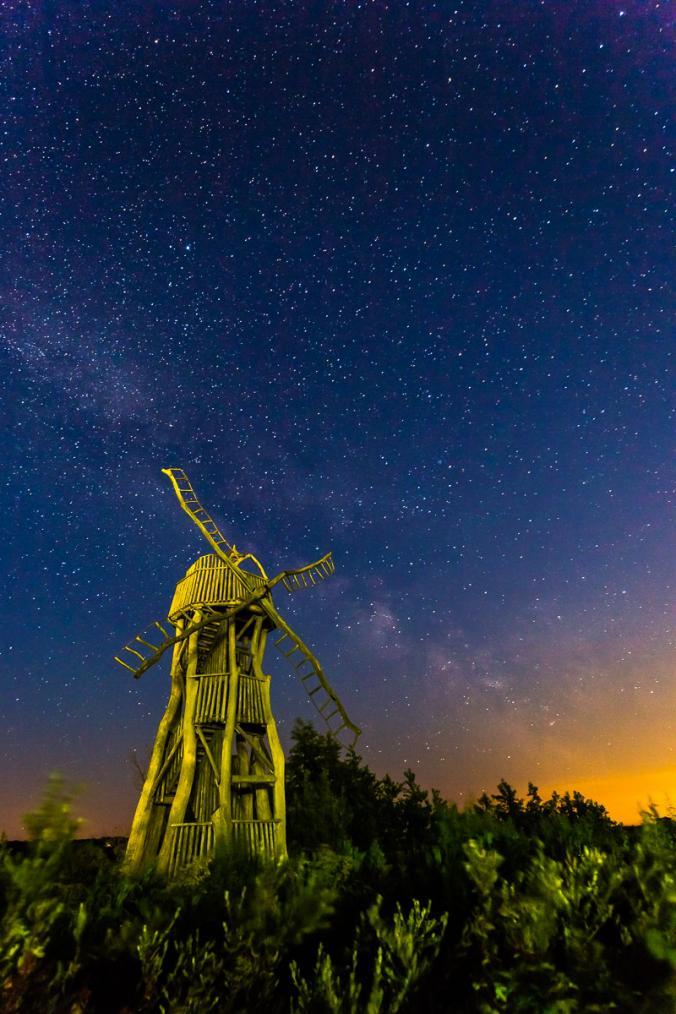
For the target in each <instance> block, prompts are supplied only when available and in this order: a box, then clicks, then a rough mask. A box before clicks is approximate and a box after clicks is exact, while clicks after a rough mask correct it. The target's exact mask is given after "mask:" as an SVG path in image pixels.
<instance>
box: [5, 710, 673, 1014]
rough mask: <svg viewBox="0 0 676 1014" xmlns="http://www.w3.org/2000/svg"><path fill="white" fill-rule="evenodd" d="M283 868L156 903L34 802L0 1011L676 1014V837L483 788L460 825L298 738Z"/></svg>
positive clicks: (64, 820) (53, 802)
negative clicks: (484, 792)
mask: <svg viewBox="0 0 676 1014" xmlns="http://www.w3.org/2000/svg"><path fill="white" fill-rule="evenodd" d="M293 741H294V745H293V748H292V750H291V752H290V756H289V759H288V763H287V811H288V832H289V853H290V858H289V861H288V862H285V863H283V864H281V865H275V864H266V863H263V862H260V861H257V860H252V859H250V858H247V857H244V856H237V855H228V856H222V857H219V858H218V860H217V861H214V862H213V863H212V864H211V865H210V866H205V867H199V868H198V867H194V868H192V869H191V870H189V871H187V872H186V873H185V874H184V875H183V876H182V877H181V878H180V879H177V880H175V881H173V882H171V883H166V882H165V881H163V880H162V879H161V878H160V877H158V876H157V875H156V874H155V873H154V871H152V870H148V871H147V872H146V873H144V874H143V875H142V876H138V877H130V876H128V875H126V874H125V873H124V871H123V869H122V866H121V855H120V854H117V855H113V856H111V855H109V854H107V853H106V851H105V850H104V849H102V848H99V847H96V846H95V845H94V844H90V843H78V842H74V841H73V835H74V832H75V830H76V827H77V822H76V821H75V820H74V819H73V817H72V806H71V803H72V801H71V799H70V798H69V796H68V793H67V792H66V791H65V790H64V787H63V786H62V785H61V784H60V783H59V782H58V781H53V782H52V783H51V784H50V787H49V790H48V792H47V793H46V795H45V799H44V801H43V804H42V806H41V807H40V808H39V809H38V810H37V811H35V812H34V813H33V814H31V815H30V816H29V818H28V820H27V826H28V829H29V832H30V835H31V839H32V844H31V846H30V848H29V849H28V850H27V851H25V850H24V851H21V850H14V849H11V848H10V847H8V846H7V844H4V845H3V846H2V848H1V849H0V919H1V922H0V1009H2V1010H3V1011H7V1012H10V1011H22V1012H23V1011H26V1012H32V1011H40V1012H45V1014H48V1012H51V1011H54V1012H60V1011H69V1012H73V1014H75V1012H85V1011H86V1012H90V1011H91V1012H107V1011H111V1012H112V1011H116V1012H130V1011H171V1012H174V1011H175V1012H179V1011H191V1012H193V1011H194V1012H200V1014H202V1012H209V1011H225V1012H246V1014H250V1012H251V1014H254V1012H258V1011H260V1012H266V1014H274V1012H276V1011H279V1012H282V1011H283V1012H285V1014H286V1012H289V1011H291V1012H336V1014H338V1012H340V1014H348V1012H349V1014H360V1012H368V1014H376V1012H390V1011H392V1012H397V1011H400V1012H406V1011H415V1012H419V1011H420V1012H425V1011H429V1012H433V1011H444V1012H448V1011H450V1012H453V1011H458V1012H465V1011H466V1012H472V1011H477V1012H479V1011H481V1012H494V1011H495V1012H498V1011H505V1012H512V1011H516V1012H520V1011H523V1012H533V1014H543V1012H551V1014H567V1012H575V1011H584V1012H587V1011H589V1012H592V1011H596V1012H606V1011H612V1010H616V1011H622V1012H625V1011H627V1012H633V1011H636V1012H645V1014H649V1012H655V1014H664V1012H669V1011H671V1010H673V1009H674V1006H675V1000H676V821H674V820H672V819H669V818H667V817H659V816H658V815H657V813H656V812H654V811H653V812H651V813H648V814H646V815H645V819H644V822H643V825H642V826H641V828H639V829H635V828H624V827H622V826H621V825H618V824H615V823H614V822H613V821H612V820H611V819H610V818H609V816H608V814H607V813H606V811H605V809H604V808H603V806H601V805H599V804H598V803H595V802H593V801H591V800H588V799H585V798H584V797H583V796H582V795H580V794H579V793H575V794H573V795H568V794H566V795H565V796H557V795H554V796H552V797H551V798H550V799H546V800H543V799H541V798H540V795H539V794H538V791H537V788H536V787H535V786H533V785H530V786H529V790H528V794H527V796H526V798H525V799H522V798H519V796H518V794H517V793H516V792H515V790H514V789H513V788H512V787H511V786H510V785H508V784H507V783H506V782H502V783H501V784H500V785H499V786H498V788H497V791H496V792H495V793H494V794H493V795H490V796H488V795H485V796H483V797H482V798H481V799H480V800H479V801H478V802H477V803H476V804H475V805H474V806H472V807H470V808H467V809H465V810H464V811H462V812H461V811H459V810H458V809H457V808H456V807H455V806H453V805H451V804H449V803H447V802H446V801H444V800H443V799H442V798H441V797H440V796H439V795H438V794H437V793H435V792H433V793H431V794H430V793H428V792H426V791H425V790H423V789H422V788H421V787H420V786H419V785H418V784H417V782H416V779H415V776H414V774H413V773H412V772H411V771H407V772H406V773H405V775H404V778H403V780H402V781H401V782H396V781H394V780H392V779H391V778H389V777H387V776H386V777H385V778H382V779H381V778H377V777H376V776H375V775H374V774H373V772H371V771H370V770H369V768H368V767H367V766H366V765H365V764H363V763H362V761H361V759H360V758H359V757H358V756H356V755H355V754H353V753H351V754H348V755H347V756H344V755H342V754H341V752H340V750H339V748H338V746H337V745H336V744H335V743H334V742H333V741H332V740H331V739H329V738H328V737H326V736H321V735H319V734H318V733H317V732H316V731H315V730H314V729H313V727H312V726H310V725H308V724H307V723H302V722H299V723H298V724H297V726H296V728H295V730H294V736H293Z"/></svg>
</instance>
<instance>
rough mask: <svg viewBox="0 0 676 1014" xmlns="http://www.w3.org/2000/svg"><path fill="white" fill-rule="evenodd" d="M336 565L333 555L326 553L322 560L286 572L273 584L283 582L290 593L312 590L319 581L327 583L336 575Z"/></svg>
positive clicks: (278, 576) (279, 575)
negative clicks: (328, 578) (303, 589)
mask: <svg viewBox="0 0 676 1014" xmlns="http://www.w3.org/2000/svg"><path fill="white" fill-rule="evenodd" d="M335 570H336V565H335V563H334V562H333V554H332V553H326V554H325V555H324V556H322V558H321V560H315V562H314V563H308V564H307V565H306V566H305V567H299V568H298V569H297V570H284V571H282V573H281V574H278V575H277V577H276V578H275V579H274V582H270V587H272V584H273V583H274V584H276V583H277V581H281V582H282V584H283V585H284V587H285V588H286V590H287V591H288V592H295V591H300V590H301V589H302V588H311V587H313V586H314V585H316V584H317V582H318V581H325V580H326V578H327V577H330V576H331V574H334V573H335Z"/></svg>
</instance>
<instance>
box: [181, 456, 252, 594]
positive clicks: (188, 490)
mask: <svg viewBox="0 0 676 1014" xmlns="http://www.w3.org/2000/svg"><path fill="white" fill-rule="evenodd" d="M162 472H163V473H164V475H168V476H169V478H170V479H171V484H172V486H173V487H174V492H175V493H176V496H177V497H178V502H179V503H180V505H181V507H182V508H183V510H184V511H185V512H186V514H187V515H188V517H189V518H190V519H191V520H192V521H194V522H195V524H196V525H197V527H198V528H199V530H200V531H201V533H202V535H203V536H204V538H205V539H206V540H207V542H208V543H209V545H210V546H211V548H212V549H213V550H214V552H215V553H216V554H217V555H218V556H219V557H220V558H221V560H223V561H224V562H225V563H227V565H228V566H229V567H230V568H231V569H232V570H235V571H236V572H237V576H238V577H239V578H241V576H242V574H246V571H242V570H240V568H239V567H237V566H236V564H234V563H233V562H232V560H231V559H230V558H229V556H228V555H227V554H228V553H231V552H232V546H231V545H230V543H229V542H228V540H227V539H226V537H225V535H223V533H222V532H221V530H220V528H219V527H218V525H217V524H216V522H215V521H214V519H213V518H212V517H211V515H210V514H209V512H208V511H207V510H206V508H205V507H203V506H202V504H201V503H200V501H199V500H198V499H197V494H196V493H195V490H194V489H193V488H192V486H191V484H190V480H189V478H188V476H187V475H186V474H185V472H184V471H183V469H182V468H163V469H162ZM224 550H225V551H224ZM245 583H246V581H245Z"/></svg>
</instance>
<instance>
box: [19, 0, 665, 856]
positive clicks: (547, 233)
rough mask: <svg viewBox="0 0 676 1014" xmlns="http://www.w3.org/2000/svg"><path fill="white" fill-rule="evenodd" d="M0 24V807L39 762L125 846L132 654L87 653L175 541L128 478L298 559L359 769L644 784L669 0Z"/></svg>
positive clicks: (33, 775) (167, 557)
mask: <svg viewBox="0 0 676 1014" xmlns="http://www.w3.org/2000/svg"><path fill="white" fill-rule="evenodd" d="M0 17H1V19H2V20H1V23H0V35H1V43H2V55H1V62H2V67H1V74H0V89H1V104H0V109H1V110H2V121H3V126H2V136H1V140H0V145H1V148H2V151H1V158H2V169H1V170H0V172H1V177H0V178H1V181H2V185H1V186H0V213H1V223H0V224H1V228H2V243H1V244H0V246H1V250H0V258H1V263H2V267H1V268H0V271H1V275H0V334H1V337H2V343H1V345H2V348H1V352H0V355H1V357H2V370H1V372H0V386H1V390H2V419H1V429H2V447H3V451H2V453H3V467H2V488H3V522H4V532H3V538H2V547H1V554H2V572H3V574H5V575H6V577H5V578H4V582H3V587H4V607H3V628H4V635H3V638H2V647H1V655H0V665H1V672H0V687H1V691H0V693H1V697H0V726H1V728H2V746H1V748H0V765H1V767H0V772H1V780H0V827H4V828H5V830H6V831H7V833H8V834H9V835H10V836H12V835H19V834H21V833H22V829H21V824H20V814H22V813H23V812H25V811H26V809H28V808H29V806H31V805H33V803H34V802H35V801H36V799H37V798H38V797H39V794H40V791H41V789H42V787H43V786H44V783H45V780H46V776H47V774H48V773H49V772H50V771H53V770H58V771H61V772H63V773H64V774H65V775H66V776H67V777H69V778H71V779H74V780H76V781H79V782H82V783H83V785H84V788H83V795H82V797H81V802H80V804H79V812H81V813H82V814H83V815H84V816H86V818H87V823H86V824H85V825H84V833H88V834H98V833H118V834H126V833H127V832H128V828H129V823H130V819H131V814H132V812H133V807H134V805H135V802H136V798H137V793H138V786H137V782H136V775H135V772H134V767H133V764H132V762H131V759H130V758H131V755H132V753H133V751H136V754H137V756H138V758H139V761H140V762H141V763H143V762H144V759H145V757H146V756H147V752H148V750H149V748H150V745H151V743H152V740H153V737H154V733H155V729H156V726H157V722H158V721H159V719H160V716H161V713H162V711H163V708H164V705H165V701H166V698H167V695H168V690H169V680H168V674H167V673H168V667H167V662H166V660H165V662H164V663H163V664H160V665H158V666H157V667H155V668H154V669H151V670H150V671H149V672H148V673H146V675H145V676H144V677H143V679H142V680H141V681H140V682H136V681H134V679H133V677H132V676H131V674H130V673H127V672H126V671H125V670H123V669H122V668H121V667H120V666H118V665H116V664H115V663H114V662H113V660H112V657H113V655H115V654H117V653H118V652H119V650H120V648H121V647H122V645H123V644H124V643H125V642H126V641H127V640H129V639H130V638H131V637H132V636H133V634H134V633H136V632H137V631H138V630H140V629H141V628H142V627H143V626H145V625H146V624H147V623H148V622H150V621H151V620H154V619H159V618H162V617H163V616H166V611H167V609H168V606H169V602H170V600H171V596H172V593H173V589H174V586H175V584H176V582H177V580H178V579H179V578H180V577H181V576H182V575H183V573H184V572H185V570H186V568H187V567H188V566H189V565H190V563H191V562H192V561H193V560H194V559H195V558H196V557H197V556H199V555H202V554H203V553H205V552H208V551H209V548H208V546H207V545H206V543H205V542H204V541H203V540H202V538H201V536H200V535H199V532H198V531H197V529H196V528H195V527H194V526H192V525H191V524H190V522H189V520H188V518H187V517H186V515H185V514H184V513H183V512H182V511H181V510H180V508H179V505H178V503H177V501H176V498H175V496H174V493H173V491H172V489H171V486H170V484H169V482H168V480H167V479H166V477H165V476H163V475H162V474H161V472H160V469H161V468H163V467H182V468H185V470H186V471H187V473H188V475H189V476H190V479H191V480H192V482H193V485H194V486H195V488H196V490H197V492H198V494H199V495H200V497H201V499H202V500H203V502H204V503H205V505H206V506H207V507H208V508H209V509H210V511H211V512H212V514H213V515H214V516H215V518H216V519H217V521H218V522H219V524H220V527H221V529H222V530H223V532H224V534H225V535H226V537H227V538H228V539H229V541H231V542H235V543H236V544H237V546H238V548H241V549H246V550H249V551H252V552H254V553H256V555H257V556H259V557H260V559H261V560H262V561H263V563H264V565H265V566H266V569H267V570H268V572H269V573H276V572H277V571H278V570H280V569H282V568H283V567H291V566H298V565H301V564H304V563H307V562H309V561H310V560H312V559H314V558H316V557H317V556H319V555H321V554H322V553H324V552H325V551H326V550H328V549H332V550H333V552H334V557H335V562H336V574H335V575H334V577H333V578H331V580H330V581H327V582H326V583H325V584H323V585H321V586H320V587H318V588H317V589H314V590H313V591H308V592H305V593H301V594H298V595H297V596H294V597H292V596H288V595H287V594H286V593H285V592H284V591H283V590H278V591H277V592H276V596H275V600H276V603H277V605H278V607H279V609H280V611H281V612H282V613H283V614H284V615H285V616H286V617H287V618H288V619H289V620H290V621H291V623H292V625H294V626H295V627H296V629H297V630H298V632H299V633H300V634H301V636H302V637H304V638H305V640H306V641H307V642H308V643H309V644H310V645H311V646H312V647H313V648H314V649H315V651H316V653H317V655H318V657H319V658H320V660H321V662H322V664H323V666H324V668H325V670H326V673H327V676H328V678H329V680H330V681H331V682H332V684H333V686H334V687H335V688H336V690H337V691H338V692H339V694H340V696H341V698H342V700H343V702H344V704H345V705H346V707H347V709H348V712H349V713H350V715H351V717H353V719H354V720H355V721H356V722H357V723H358V724H360V725H361V727H362V729H363V735H362V738H361V740H360V742H359V752H360V753H361V755H362V756H363V757H364V759H365V760H366V762H367V763H368V764H369V765H370V766H371V767H372V768H373V769H374V770H375V771H376V772H377V773H378V774H384V773H385V772H386V771H389V772H390V774H392V775H393V776H394V777H401V775H402V773H403V770H404V769H405V768H406V767H408V766H410V767H412V768H414V770H415V771H416V772H417V774H418V777H419V780H420V781H421V782H422V784H423V785H425V786H427V787H432V786H436V787H438V788H439V789H440V790H441V792H442V793H443V794H444V795H445V796H447V797H448V798H451V799H454V800H456V801H458V802H459V803H461V804H462V803H464V802H467V801H468V800H469V799H471V798H472V797H474V798H476V796H477V795H478V794H479V793H480V792H481V791H482V790H484V789H486V790H488V791H495V787H496V785H497V782H498V781H499V780H500V779H501V778H507V779H508V780H509V781H511V782H512V783H514V784H516V786H517V787H518V788H519V789H520V791H525V789H526V785H527V782H528V780H529V779H530V780H532V781H534V782H536V783H537V784H538V785H539V786H540V788H541V791H547V792H548V791H551V790H552V789H553V788H557V789H559V791H565V790H566V789H580V790H581V791H583V792H584V793H585V794H587V795H592V796H593V798H596V799H598V800H599V801H600V802H602V803H605V804H606V805H607V806H608V807H609V809H610V811H611V813H612V814H613V815H614V816H615V817H617V818H619V819H625V820H628V821H634V820H637V819H638V810H637V803H638V802H639V801H640V802H641V803H642V804H645V803H647V801H648V797H649V796H652V797H653V798H654V799H655V800H656V801H657V802H659V803H660V804H662V805H664V804H665V798H666V796H665V794H667V793H669V794H670V797H671V801H672V803H674V802H676V756H675V753H674V742H675V735H674V732H675V729H674V724H675V722H674V717H675V715H676V680H675V679H674V669H675V667H674V650H673V649H674V645H673V634H672V632H671V630H670V625H671V623H672V617H673V613H672V608H671V606H672V601H673V600H672V595H671V587H670V585H671V583H672V576H673V561H674V542H673V538H672V536H671V534H670V531H669V528H668V518H669V511H670V503H671V497H670V491H671V488H672V487H673V471H672V466H671V462H670V453H671V443H672V441H671V433H672V429H671V426H670V408H672V407H673V405H672V398H671V390H672V385H673V380H672V379H671V376H672V375H670V373H669V354H670V338H671V334H672V331H671V328H670V325H671V320H670V315H671V309H672V303H671V294H670V291H669V283H670V276H671V274H672V271H673V260H672V258H671V242H672V230H671V207H670V191H669V180H670V175H669V173H670V169H671V165H670V160H669V152H668V142H669V134H670V131H671V123H670V111H671V101H670V99H671V95H670V92H671V91H672V88H671V86H672V82H673V72H672V69H671V68H672V66H673V63H672V61H673V27H672V25H671V24H670V20H669V5H668V4H666V3H661V4H660V3H653V2H637V0H627V2H626V3H625V2H620V0H618V2H614V0H613V2H611V0H604V2H601V0H579V2H578V0H561V2H557V0H551V2H550V0H547V2H544V0H543V2H535V0H504V2H479V0H476V2H472V3H461V2H460V0H455V2H451V3H429V2H420V3H415V4H413V3H411V4H408V3H404V2H403V0H402V2H394V0H393V2H391V3H389V4H388V3H382V2H375V0H374V2H363V3H355V2H351V0H343V2H335V0H334V2H332V0H326V2H323V3H317V2H302V0H299V2H291V0H289V2H276V3H275V2H267V0H266V2H259V3H256V2H249V0H247V2H244V0H233V2H230V3H226V2H221V3H212V4H205V3H198V2H187V0H186V2H183V3H175V4H170V3H165V2H157V0H156V2H149V0H148V2H136V3H131V2H125V0H118V2H112V0H108V2H101V0H89V2H75V0H42V2H37V0H36V2H34V3H30V4H28V3H20V2H9V3H7V4H5V5H4V6H3V13H2V15H0ZM671 171H673V170H671ZM267 662H268V664H267V669H268V671H270V672H271V673H272V674H273V685H272V694H273V708H274V711H275V714H276V716H277V718H278V721H279V724H280V731H281V733H282V737H283V740H284V742H285V743H286V744H287V745H288V743H289V735H290V730H291V727H292V724H293V721H294V719H295V718H296V717H297V716H301V717H303V718H310V717H312V715H313V714H314V712H313V710H312V708H311V707H310V705H309V703H308V702H307V700H306V698H305V697H304V693H303V691H302V689H301V687H300V685H299V684H298V683H296V682H294V680H293V678H292V677H291V676H289V675H287V673H286V670H285V668H284V666H283V665H282V664H281V660H279V659H278V658H277V657H275V656H274V653H272V652H270V653H269V655H268V657H267Z"/></svg>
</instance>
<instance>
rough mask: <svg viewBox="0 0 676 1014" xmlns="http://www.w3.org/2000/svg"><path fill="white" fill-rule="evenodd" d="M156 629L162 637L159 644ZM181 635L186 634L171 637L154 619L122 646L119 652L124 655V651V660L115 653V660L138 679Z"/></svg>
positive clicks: (184, 635)
mask: <svg viewBox="0 0 676 1014" xmlns="http://www.w3.org/2000/svg"><path fill="white" fill-rule="evenodd" d="M158 630H159V631H160V633H161V634H162V635H163V639H162V640H161V641H160V642H159V644H158V643H157V631H158ZM183 637H187V634H181V636H179V637H173V638H172V636H171V634H169V633H168V632H167V631H166V630H165V629H164V627H163V626H162V624H161V623H160V621H159V620H155V621H154V622H153V623H150V624H149V625H148V626H147V627H145V628H144V629H143V630H142V631H141V633H140V634H136V635H135V636H134V637H133V638H132V639H131V641H128V642H127V644H125V646H124V648H122V650H121V652H120V654H121V655H124V653H125V652H126V655H125V658H126V661H125V659H124V658H120V657H119V656H118V655H115V661H116V662H119V663H120V665H123V666H124V668H125V669H129V671H130V672H132V673H133V674H134V676H135V677H136V679H138V678H139V676H141V675H143V673H144V672H145V671H146V670H147V669H150V667H151V665H155V662H159V660H160V658H161V657H162V655H163V654H164V652H165V651H166V650H167V648H168V647H169V646H170V645H172V644H176V642H177V641H180V640H182V639H183ZM150 638H154V640H152V641H151V640H150Z"/></svg>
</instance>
